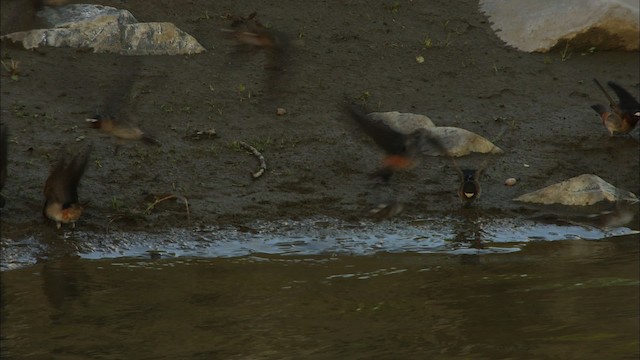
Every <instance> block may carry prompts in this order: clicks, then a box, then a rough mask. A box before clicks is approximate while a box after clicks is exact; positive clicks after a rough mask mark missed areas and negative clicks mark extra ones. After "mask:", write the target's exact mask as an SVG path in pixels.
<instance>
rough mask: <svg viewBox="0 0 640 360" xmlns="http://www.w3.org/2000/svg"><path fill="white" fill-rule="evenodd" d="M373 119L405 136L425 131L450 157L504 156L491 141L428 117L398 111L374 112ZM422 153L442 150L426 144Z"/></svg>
mask: <svg viewBox="0 0 640 360" xmlns="http://www.w3.org/2000/svg"><path fill="white" fill-rule="evenodd" d="M368 116H369V117H371V118H372V119H375V120H378V121H382V122H384V123H385V124H387V125H389V126H390V127H392V128H393V129H394V130H396V131H398V132H401V133H403V134H411V133H412V132H414V131H416V130H418V129H425V130H426V131H425V133H427V134H428V135H429V136H432V137H433V138H436V139H438V140H439V141H440V143H441V144H442V146H443V147H444V148H445V149H446V151H447V152H448V155H449V156H455V157H460V156H465V155H468V154H471V153H474V152H476V153H482V154H502V153H503V152H504V151H502V149H500V148H499V147H497V146H495V145H494V144H493V143H492V142H491V141H489V140H487V139H485V138H484V137H482V136H480V135H478V134H476V133H473V132H471V131H469V130H466V129H462V128H457V127H450V126H436V125H435V124H434V123H433V121H431V119H430V118H429V117H428V116H426V115H420V114H412V113H401V112H397V111H389V112H372V113H369V114H368ZM424 145H425V147H424V148H423V149H422V153H423V154H425V155H430V156H438V155H442V151H440V149H436V148H434V147H429V146H428V144H424Z"/></svg>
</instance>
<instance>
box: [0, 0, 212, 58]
mask: <svg viewBox="0 0 640 360" xmlns="http://www.w3.org/2000/svg"><path fill="white" fill-rule="evenodd" d="M38 15H39V16H40V17H42V18H43V20H44V21H45V22H47V23H48V24H50V26H51V28H49V29H34V30H29V31H21V32H16V33H11V34H8V35H5V36H2V37H1V39H2V41H7V40H9V41H12V42H15V43H20V44H21V45H22V46H23V47H24V48H25V49H33V48H37V47H40V46H52V47H77V48H90V49H93V51H94V52H113V53H119V54H123V55H164V54H167V55H177V54H194V53H199V52H202V51H205V49H204V48H203V47H202V45H200V44H199V43H198V41H197V40H196V39H194V38H193V37H192V36H191V35H189V34H187V33H185V32H183V31H182V30H180V29H178V28H176V26H175V25H173V24H172V23H166V22H161V23H155V22H154V23H138V22H137V20H136V19H135V17H134V16H133V15H132V14H131V13H130V12H129V11H127V10H120V9H116V8H112V7H109V6H102V5H87V4H74V5H66V6H60V7H56V8H50V7H45V8H44V9H43V10H42V11H40V12H39V13H38Z"/></svg>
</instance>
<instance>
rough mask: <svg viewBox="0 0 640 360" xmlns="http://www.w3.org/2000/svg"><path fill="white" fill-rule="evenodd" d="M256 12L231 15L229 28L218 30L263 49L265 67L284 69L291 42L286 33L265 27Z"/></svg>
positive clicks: (242, 42) (240, 42)
mask: <svg viewBox="0 0 640 360" xmlns="http://www.w3.org/2000/svg"><path fill="white" fill-rule="evenodd" d="M256 15H257V13H256V12H253V13H251V14H249V16H247V17H243V16H232V17H231V19H232V20H233V21H232V22H231V26H230V28H222V29H220V31H221V32H222V33H223V34H224V35H226V36H227V37H228V38H232V39H235V40H236V41H237V42H238V43H239V44H240V45H249V46H252V47H255V48H260V49H264V50H265V51H266V53H267V57H268V60H269V63H268V64H267V65H266V66H265V68H267V69H272V70H284V67H285V63H286V60H287V55H288V50H289V48H290V45H291V42H290V41H289V36H287V34H285V33H283V32H280V31H277V30H273V29H270V28H267V27H266V26H264V25H263V24H262V23H261V22H260V21H258V19H256Z"/></svg>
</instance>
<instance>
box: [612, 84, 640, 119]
mask: <svg viewBox="0 0 640 360" xmlns="http://www.w3.org/2000/svg"><path fill="white" fill-rule="evenodd" d="M607 85H609V87H610V88H612V89H613V91H614V92H615V93H616V95H618V99H620V101H619V102H618V107H619V108H620V110H622V111H623V112H632V113H635V112H636V111H640V103H638V100H636V99H635V98H634V97H633V95H631V94H630V93H629V92H628V91H627V90H625V89H624V88H623V87H622V86H620V85H618V84H616V83H614V82H613V81H609V82H608V83H607Z"/></svg>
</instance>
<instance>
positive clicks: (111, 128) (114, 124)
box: [87, 115, 160, 145]
mask: <svg viewBox="0 0 640 360" xmlns="http://www.w3.org/2000/svg"><path fill="white" fill-rule="evenodd" d="M87 122H88V123H89V126H91V127H92V128H94V129H100V131H102V132H104V133H107V134H109V135H111V136H113V137H115V138H116V139H118V140H119V141H122V140H139V141H142V142H144V143H146V144H150V145H160V142H159V141H158V140H156V139H154V138H153V137H151V136H150V135H149V134H147V133H145V132H144V131H143V130H141V129H140V128H139V127H137V126H135V125H133V124H130V123H128V122H125V121H122V120H116V119H115V118H113V117H111V116H105V117H102V116H101V115H97V116H95V117H94V118H92V119H87Z"/></svg>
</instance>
